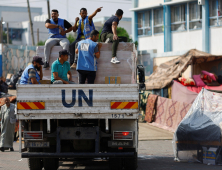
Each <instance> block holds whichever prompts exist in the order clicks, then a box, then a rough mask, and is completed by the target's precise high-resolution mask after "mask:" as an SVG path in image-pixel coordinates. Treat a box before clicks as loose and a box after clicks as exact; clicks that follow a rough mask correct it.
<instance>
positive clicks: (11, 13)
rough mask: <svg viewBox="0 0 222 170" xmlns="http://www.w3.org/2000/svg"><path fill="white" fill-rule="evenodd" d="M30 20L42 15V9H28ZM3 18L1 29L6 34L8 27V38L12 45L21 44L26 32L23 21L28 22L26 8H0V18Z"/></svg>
mask: <svg viewBox="0 0 222 170" xmlns="http://www.w3.org/2000/svg"><path fill="white" fill-rule="evenodd" d="M30 11H31V17H32V20H33V19H34V17H35V16H38V15H42V8H30ZM1 17H2V18H3V29H4V31H5V32H6V31H7V26H6V23H8V25H9V37H10V39H11V40H12V43H13V44H19V45H21V43H22V42H23V39H24V38H23V35H24V33H26V32H27V31H28V28H27V27H26V26H25V25H26V24H24V23H23V21H28V20H29V15H28V9H27V7H15V6H0V18H1Z"/></svg>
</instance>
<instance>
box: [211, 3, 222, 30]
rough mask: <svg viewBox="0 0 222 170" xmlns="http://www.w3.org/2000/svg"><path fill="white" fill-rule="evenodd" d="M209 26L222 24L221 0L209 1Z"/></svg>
mask: <svg viewBox="0 0 222 170" xmlns="http://www.w3.org/2000/svg"><path fill="white" fill-rule="evenodd" d="M209 12H210V26H219V25H222V0H210V1H209Z"/></svg>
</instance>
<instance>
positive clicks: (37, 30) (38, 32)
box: [37, 28, 39, 44]
mask: <svg viewBox="0 0 222 170" xmlns="http://www.w3.org/2000/svg"><path fill="white" fill-rule="evenodd" d="M38 43H39V29H38V28H37V44H38Z"/></svg>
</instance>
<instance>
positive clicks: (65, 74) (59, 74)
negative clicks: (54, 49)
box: [51, 50, 75, 84]
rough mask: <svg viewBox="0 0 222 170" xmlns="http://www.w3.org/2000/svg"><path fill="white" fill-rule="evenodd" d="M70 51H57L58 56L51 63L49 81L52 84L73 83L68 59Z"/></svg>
mask: <svg viewBox="0 0 222 170" xmlns="http://www.w3.org/2000/svg"><path fill="white" fill-rule="evenodd" d="M68 55H70V53H69V52H68V51H67V50H62V51H60V52H59V58H58V59H57V60H56V61H54V62H53V63H52V67H51V81H52V83H53V84H75V83H74V82H73V81H72V73H71V71H70V65H69V62H68V61H67V60H68Z"/></svg>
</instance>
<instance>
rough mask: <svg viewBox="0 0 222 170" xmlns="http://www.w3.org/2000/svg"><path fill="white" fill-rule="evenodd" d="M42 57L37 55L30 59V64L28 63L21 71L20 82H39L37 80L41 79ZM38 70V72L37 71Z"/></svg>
mask: <svg viewBox="0 0 222 170" xmlns="http://www.w3.org/2000/svg"><path fill="white" fill-rule="evenodd" d="M43 64H44V63H43V62H42V58H41V57H39V56H34V57H33V59H32V64H30V65H29V66H28V67H26V69H25V70H24V71H23V73H22V76H21V80H20V84H40V83H39V80H42V77H43V73H42V65H43ZM38 72H39V73H38Z"/></svg>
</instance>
